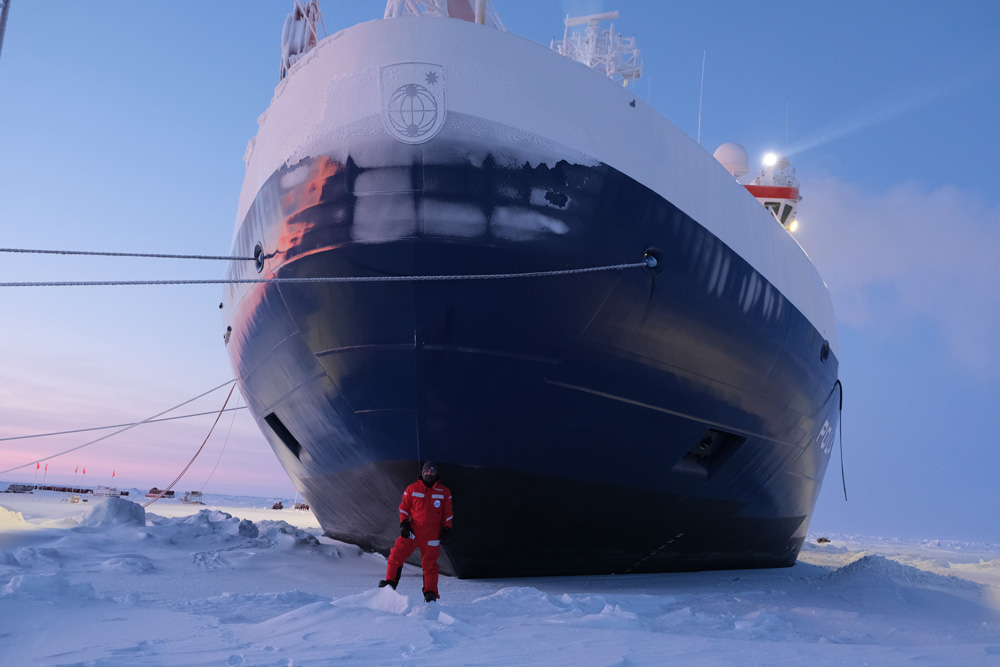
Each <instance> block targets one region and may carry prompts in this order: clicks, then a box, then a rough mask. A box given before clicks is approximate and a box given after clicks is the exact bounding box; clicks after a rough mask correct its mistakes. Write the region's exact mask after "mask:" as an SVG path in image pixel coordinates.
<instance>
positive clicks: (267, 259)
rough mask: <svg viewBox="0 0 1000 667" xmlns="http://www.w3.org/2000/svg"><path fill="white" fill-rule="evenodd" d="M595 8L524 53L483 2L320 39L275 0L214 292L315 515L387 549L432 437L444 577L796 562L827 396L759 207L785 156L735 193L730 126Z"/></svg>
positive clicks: (236, 353)
mask: <svg viewBox="0 0 1000 667" xmlns="http://www.w3.org/2000/svg"><path fill="white" fill-rule="evenodd" d="M609 16H611V17H613V16H615V15H613V14H612V15H594V16H588V17H582V18H572V19H571V18H569V17H567V19H566V21H565V25H564V26H560V29H561V30H562V32H563V39H562V40H558V41H556V42H553V43H552V44H550V45H543V44H539V43H536V42H533V41H530V40H528V39H525V38H522V37H519V36H517V35H515V34H512V33H510V32H509V31H507V30H506V29H505V27H504V26H503V24H502V22H501V21H500V19H499V17H498V15H497V13H496V11H495V9H494V8H493V6H492V5H491V4H489V3H487V2H484V1H482V0H475V2H468V0H448V1H446V0H422V1H421V2H413V1H410V0H390V2H389V3H388V4H387V7H386V11H385V14H384V16H383V17H382V18H380V19H378V18H376V19H374V20H372V21H369V22H366V23H361V24H359V25H355V26H353V27H350V28H347V29H344V30H342V31H339V32H336V33H335V34H332V35H329V36H325V37H322V36H321V35H320V34H319V33H318V26H319V25H321V24H322V20H321V17H320V16H319V7H318V5H317V4H316V2H315V0H311V1H308V2H298V1H297V2H295V3H294V7H293V12H292V14H290V15H289V18H288V20H287V21H286V23H285V26H284V30H283V39H282V54H281V67H280V72H279V80H278V83H277V85H276V88H275V92H274V96H273V99H272V100H271V102H270V106H269V107H268V108H267V110H266V111H265V112H264V113H263V114H262V115H261V116H260V117H259V119H258V124H259V128H258V131H257V134H256V136H255V137H253V138H252V139H251V140H250V141H249V143H248V146H247V150H246V153H245V156H244V159H245V163H246V176H245V180H244V184H243V187H242V190H241V193H240V198H239V205H238V210H237V216H236V229H235V235H234V239H233V246H232V254H233V257H234V258H235V259H233V260H231V261H230V262H229V264H228V266H227V274H226V275H227V278H226V280H227V283H228V284H227V285H226V287H225V288H224V290H223V301H222V304H221V305H220V307H221V309H222V310H221V313H222V320H223V322H222V326H223V339H224V341H225V346H226V350H227V353H228V355H229V358H230V360H231V363H232V366H233V369H234V373H235V377H236V379H237V382H238V386H239V389H240V391H241V393H242V395H243V397H244V398H245V400H246V402H247V407H248V408H249V412H250V413H251V414H252V415H253V418H254V419H255V420H256V422H257V424H258V425H259V427H260V430H261V432H262V433H263V434H264V437H265V438H266V439H267V441H268V443H269V444H270V446H271V448H272V449H273V451H274V454H275V455H276V456H277V458H278V460H279V461H280V463H281V465H282V466H283V467H284V469H285V471H286V472H287V474H288V475H289V477H290V478H291V479H292V481H293V482H294V484H295V486H296V488H297V489H298V490H299V491H300V492H301V494H302V496H303V497H304V498H305V500H306V502H307V504H308V505H309V506H310V508H311V511H312V512H313V513H314V514H315V516H316V517H317V519H318V521H319V523H320V525H321V526H322V528H323V530H324V531H325V533H326V535H328V536H330V537H332V538H335V539H338V540H343V541H346V542H349V543H353V544H357V545H360V546H362V547H363V548H365V549H368V550H371V551H378V552H381V553H387V551H388V549H389V548H390V547H391V545H392V543H393V540H394V539H395V537H396V536H398V530H399V529H398V523H397V521H398V512H397V506H398V504H399V501H400V497H401V493H402V491H403V489H404V488H405V487H406V486H407V485H408V484H409V483H411V482H412V481H414V480H415V479H416V477H417V475H418V473H419V470H420V464H421V462H422V461H426V460H433V461H435V462H437V463H438V466H439V470H440V474H441V478H442V481H443V482H444V483H445V484H446V485H447V486H448V487H449V488H450V489H451V490H452V493H453V496H454V508H455V509H454V512H455V514H454V534H453V537H452V538H451V540H450V541H449V542H448V543H447V544H446V545H445V546H444V547H443V554H442V557H441V563H440V564H441V568H442V571H443V572H445V573H447V574H453V575H456V576H458V577H462V578H477V577H511V576H545V575H583V574H601V573H639V572H664V571H691V570H705V569H731V568H761V567H781V566H789V565H792V564H793V563H794V562H795V560H796V557H797V555H798V552H799V550H800V548H801V546H802V544H803V540H804V538H805V536H806V532H807V528H808V525H809V520H810V516H811V514H812V511H813V508H814V505H815V503H816V500H817V496H818V494H819V491H820V486H821V483H822V479H823V476H824V473H825V471H826V468H827V465H828V463H829V459H830V453H831V449H832V447H833V434H834V432H835V430H836V428H837V425H838V422H839V404H840V393H841V390H840V384H839V380H838V363H839V361H838V355H837V340H836V330H835V322H834V314H833V307H832V302H831V299H830V295H829V291H828V289H827V287H826V285H825V284H824V282H823V280H822V278H821V277H820V275H819V273H818V271H817V269H816V267H815V266H814V265H813V264H812V262H811V261H810V260H809V258H808V257H807V255H806V254H805V252H804V251H803V250H802V248H801V247H800V246H799V244H798V243H797V241H796V240H795V239H794V238H793V236H792V235H791V234H790V233H789V231H788V229H787V227H788V224H790V223H791V222H792V218H789V217H788V216H786V222H787V223H788V224H782V222H781V221H780V219H776V217H775V214H774V212H775V211H777V212H778V215H779V216H780V215H781V214H782V213H785V212H786V211H785V209H784V208H782V207H784V206H790V207H792V208H794V204H796V203H797V201H798V199H799V195H798V188H797V185H796V186H795V187H792V186H789V185H782V183H784V182H785V181H782V180H781V179H782V178H785V177H787V176H788V175H789V174H790V173H791V170H789V169H787V168H786V167H787V165H785V164H784V162H787V160H786V159H784V158H782V159H783V160H784V161H783V162H781V163H778V162H775V163H772V165H771V166H770V167H768V168H767V169H765V171H764V172H762V176H763V177H764V180H759V179H758V182H757V183H756V184H747V185H744V184H741V183H740V182H739V180H738V178H736V177H735V176H736V174H737V172H739V171H740V170H742V171H743V172H746V165H741V164H739V163H740V162H741V161H740V159H735V160H734V158H733V153H734V152H735V153H737V154H738V153H739V150H738V149H739V147H738V146H737V145H735V144H734V145H730V146H728V148H727V149H726V150H722V154H721V155H720V156H719V157H718V159H717V158H716V156H713V154H710V153H709V152H707V151H706V150H705V149H704V148H702V147H701V146H700V145H699V143H698V142H697V141H695V140H694V139H693V138H692V137H690V136H688V135H687V134H686V133H684V132H683V131H682V130H680V129H679V128H678V127H677V126H675V125H674V124H672V123H671V122H670V121H668V120H667V119H665V118H664V117H663V116H662V115H660V114H659V113H658V112H657V111H656V110H655V109H654V108H653V107H652V106H651V105H649V104H648V103H646V102H645V101H644V100H642V99H640V98H639V97H638V96H637V95H636V93H635V90H634V89H635V81H636V79H637V78H638V77H640V76H641V68H642V63H641V62H640V61H639V60H638V55H639V52H638V48H637V46H636V45H635V44H634V42H630V41H629V40H627V39H625V38H622V37H621V36H620V34H619V33H618V32H616V31H615V30H613V29H611V30H605V29H603V28H602V27H601V26H603V25H605V24H606V21H607V20H608V18H609ZM734 147H735V148H736V149H735V150H734ZM744 154H745V150H744ZM737 158H738V156H737ZM723 162H725V163H726V164H723ZM743 162H745V159H744V160H743ZM775 177H778V179H777V180H778V182H777V183H776V182H775ZM786 180H787V179H786ZM754 188H756V190H754ZM772 200H773V201H772ZM762 204H763V205H762ZM792 215H794V214H792Z"/></svg>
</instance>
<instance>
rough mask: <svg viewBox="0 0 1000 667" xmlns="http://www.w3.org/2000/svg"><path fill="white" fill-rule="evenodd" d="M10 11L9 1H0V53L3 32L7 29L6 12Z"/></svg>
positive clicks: (0, 50)
mask: <svg viewBox="0 0 1000 667" xmlns="http://www.w3.org/2000/svg"><path fill="white" fill-rule="evenodd" d="M9 10H10V0H0V52H2V51H3V31H4V30H6V29H7V12H8V11H9Z"/></svg>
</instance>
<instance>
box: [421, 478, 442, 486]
mask: <svg viewBox="0 0 1000 667" xmlns="http://www.w3.org/2000/svg"><path fill="white" fill-rule="evenodd" d="M428 478H430V481H429V482H428V481H427V479H428ZM437 479H438V476H437V475H420V481H422V482H423V483H424V486H427V487H431V486H434V483H435V482H436V481H437Z"/></svg>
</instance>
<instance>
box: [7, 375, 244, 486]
mask: <svg viewBox="0 0 1000 667" xmlns="http://www.w3.org/2000/svg"><path fill="white" fill-rule="evenodd" d="M234 382H236V380H229V381H228V382H223V383H222V384H220V385H219V386H218V387H213V388H212V389H209V390H208V391H206V392H204V393H201V394H198V395H197V396H195V397H194V398H189V399H188V400H186V401H184V402H183V403H178V404H177V405H175V406H174V407H172V408H168V409H167V410H164V411H163V412H159V413H157V414H155V415H153V416H152V417H149V418H148V419H143V420H142V421H140V422H136V423H134V424H131V425H129V426H126V427H125V428H123V429H120V430H118V431H115V432H114V433H108V434H107V435H102V436H101V437H100V438H97V439H96V440H91V441H90V442H85V443H83V444H82V445H77V446H76V447H71V448H69V449H67V450H65V451H62V452H59V453H57V454H50V455H49V456H43V457H42V458H40V459H36V460H34V461H28V462H27V463H22V464H21V465H19V466H14V467H13V468H7V469H6V470H0V475H5V474H7V473H9V472H13V471H14V470H20V469H21V468H27V467H28V466H32V465H37V464H39V463H42V462H44V461H48V460H49V459H54V458H57V457H59V456H63V455H65V454H69V453H70V452H75V451H76V450H78V449H83V448H84V447H89V446H90V445H93V444H95V443H98V442H100V441H101V440H107V439H108V438H111V437H114V436H116V435H118V434H119V433H124V432H125V431H128V430H130V429H133V428H135V427H136V426H140V425H142V424H146V423H149V422H151V421H152V420H154V419H156V418H157V417H162V416H163V415H165V414H167V413H168V412H172V411H174V410H176V409H177V408H180V407H182V406H185V405H187V404H188V403H193V402H194V401H197V400H198V399H199V398H202V397H203V396H208V395H209V394H211V393H212V392H213V391H217V390H219V389H222V388H223V387H225V386H226V385H227V384H232V383H234Z"/></svg>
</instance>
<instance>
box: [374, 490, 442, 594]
mask: <svg viewBox="0 0 1000 667" xmlns="http://www.w3.org/2000/svg"><path fill="white" fill-rule="evenodd" d="M452 518H453V513H452V510H451V491H449V490H448V487H446V486H444V485H443V484H442V483H441V481H440V480H435V481H434V484H433V486H427V484H426V483H425V482H424V481H423V480H422V479H420V480H417V481H416V482H414V483H413V484H410V485H409V486H408V487H406V490H405V491H403V500H402V501H401V502H400V503H399V521H400V523H402V522H403V521H409V523H410V528H411V530H412V533H411V535H410V537H409V538H405V537H398V538H396V543H395V544H393V545H392V551H390V552H389V565H388V568H387V569H386V574H385V578H386V579H387V580H388V581H391V582H393V583H394V585H393V588H395V583H398V582H399V577H400V574H401V573H402V570H403V563H405V562H406V559H407V558H409V557H410V554H412V553H413V550H414V549H417V548H418V547H419V549H420V566H421V567H422V568H423V570H424V593H428V592H431V593H434V597H435V598H436V597H438V572H439V571H440V570H441V568H439V567H438V564H437V559H438V554H440V553H441V529H442V528H447V529H448V530H449V531H450V530H451V520H452Z"/></svg>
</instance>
